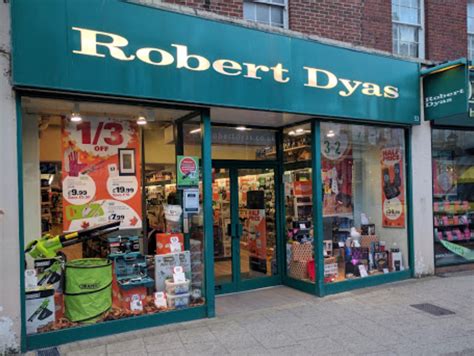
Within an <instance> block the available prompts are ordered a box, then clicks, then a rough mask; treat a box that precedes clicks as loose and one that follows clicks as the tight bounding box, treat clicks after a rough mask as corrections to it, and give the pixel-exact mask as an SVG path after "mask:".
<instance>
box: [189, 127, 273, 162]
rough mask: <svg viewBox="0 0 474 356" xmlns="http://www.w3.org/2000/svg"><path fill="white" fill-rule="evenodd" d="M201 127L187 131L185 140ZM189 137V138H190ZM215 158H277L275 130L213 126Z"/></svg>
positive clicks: (251, 159)
mask: <svg viewBox="0 0 474 356" xmlns="http://www.w3.org/2000/svg"><path fill="white" fill-rule="evenodd" d="M199 130H200V129H199V128H197V127H195V128H190V129H189V130H187V131H185V140H186V139H189V140H191V139H192V138H191V137H192V136H193V135H197V134H198V133H199V132H200V131H199ZM188 137H189V138H188ZM212 159H213V160H223V159H231V160H250V161H255V160H275V159H276V145H275V131H273V130H263V129H255V128H248V127H246V126H236V127H232V126H222V125H213V126H212Z"/></svg>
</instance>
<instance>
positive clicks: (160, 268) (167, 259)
mask: <svg viewBox="0 0 474 356" xmlns="http://www.w3.org/2000/svg"><path fill="white" fill-rule="evenodd" d="M176 266H181V267H183V271H184V273H185V274H186V278H188V279H191V255H190V253H189V251H184V252H174V253H168V254H165V255H156V256H155V287H156V291H157V292H164V291H165V280H166V279H168V278H172V277H173V269H174V268H175V267H176Z"/></svg>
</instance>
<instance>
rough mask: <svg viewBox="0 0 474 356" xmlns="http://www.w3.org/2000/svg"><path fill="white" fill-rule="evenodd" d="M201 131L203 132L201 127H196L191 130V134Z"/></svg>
mask: <svg viewBox="0 0 474 356" xmlns="http://www.w3.org/2000/svg"><path fill="white" fill-rule="evenodd" d="M199 132H201V128H200V127H199V128H197V129H194V130H191V131H189V133H190V134H196V133H199Z"/></svg>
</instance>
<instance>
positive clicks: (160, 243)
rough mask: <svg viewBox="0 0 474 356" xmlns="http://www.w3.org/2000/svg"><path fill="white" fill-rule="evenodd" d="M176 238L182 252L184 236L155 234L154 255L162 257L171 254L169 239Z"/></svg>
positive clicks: (178, 234)
mask: <svg viewBox="0 0 474 356" xmlns="http://www.w3.org/2000/svg"><path fill="white" fill-rule="evenodd" d="M172 237H176V238H177V239H178V240H179V244H180V245H181V251H184V236H183V234H180V233H157V234H156V235H155V239H156V254H157V255H163V254H167V253H171V248H170V245H171V238H172Z"/></svg>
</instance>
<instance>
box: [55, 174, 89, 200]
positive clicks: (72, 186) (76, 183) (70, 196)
mask: <svg viewBox="0 0 474 356" xmlns="http://www.w3.org/2000/svg"><path fill="white" fill-rule="evenodd" d="M95 192H96V185H95V183H94V180H93V179H92V178H91V177H89V176H79V177H66V179H64V180H63V196H64V199H66V201H67V202H68V203H70V204H73V205H83V204H87V203H89V202H90V201H91V200H92V199H93V198H94V196H95Z"/></svg>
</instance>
